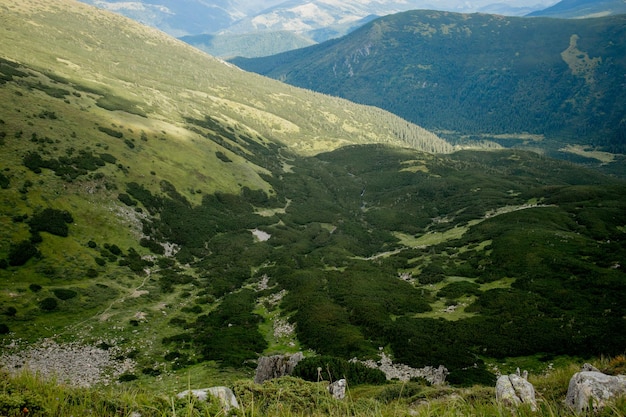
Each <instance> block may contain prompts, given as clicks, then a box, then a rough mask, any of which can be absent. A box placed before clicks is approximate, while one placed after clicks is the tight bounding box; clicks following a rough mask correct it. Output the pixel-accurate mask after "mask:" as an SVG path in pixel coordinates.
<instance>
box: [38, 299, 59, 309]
mask: <svg viewBox="0 0 626 417" xmlns="http://www.w3.org/2000/svg"><path fill="white" fill-rule="evenodd" d="M58 306H59V303H58V302H57V300H56V299H55V298H52V297H48V298H44V299H43V300H41V301H40V302H39V308H41V309H42V310H44V311H54V310H56V309H57V307H58Z"/></svg>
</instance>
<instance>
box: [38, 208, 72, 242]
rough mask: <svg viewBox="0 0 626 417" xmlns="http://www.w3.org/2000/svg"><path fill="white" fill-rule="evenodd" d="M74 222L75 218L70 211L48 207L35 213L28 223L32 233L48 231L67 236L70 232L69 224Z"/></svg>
mask: <svg viewBox="0 0 626 417" xmlns="http://www.w3.org/2000/svg"><path fill="white" fill-rule="evenodd" d="M73 222H74V218H73V217H72V215H71V214H70V213H69V212H68V211H65V210H56V209H52V208H47V209H44V210H43V211H41V212H39V213H36V214H35V215H33V217H31V219H30V220H29V222H28V224H29V226H30V231H31V233H37V232H48V233H51V234H53V235H56V236H61V237H67V235H68V234H69V228H68V226H67V225H68V224H69V223H73Z"/></svg>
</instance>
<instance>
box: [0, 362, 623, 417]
mask: <svg viewBox="0 0 626 417" xmlns="http://www.w3.org/2000/svg"><path fill="white" fill-rule="evenodd" d="M576 371H577V368H576V367H574V366H570V367H567V368H561V369H557V370H554V371H552V372H551V373H549V374H546V375H542V376H539V377H535V378H534V379H533V380H532V382H533V384H534V385H535V388H536V390H537V398H538V403H539V410H538V411H537V412H532V411H531V410H530V409H528V408H523V407H522V408H519V409H516V410H511V409H508V408H506V407H504V406H502V405H501V404H498V403H496V401H495V393H494V389H493V388H492V387H479V386H476V387H471V388H463V389H458V388H451V387H428V386H424V385H421V384H418V383H413V382H409V383H400V382H391V383H389V384H387V385H383V386H378V387H374V386H360V387H356V388H354V389H350V390H349V391H348V393H347V396H346V398H345V399H344V400H335V399H333V398H331V397H330V395H329V394H328V392H327V390H326V383H323V382H321V383H313V382H306V381H303V380H300V379H297V378H291V377H285V378H281V379H277V380H273V381H268V382H265V383H263V384H254V383H253V382H252V381H249V380H246V381H239V382H235V383H234V384H233V386H232V387H231V388H232V389H233V391H234V392H235V395H236V396H237V398H238V401H239V404H240V409H239V410H231V411H230V412H226V411H224V410H223V409H222V407H221V406H220V404H219V402H218V400H216V399H212V400H211V401H210V402H206V403H205V402H200V401H197V400H195V399H193V398H186V399H178V398H176V397H175V395H163V394H159V393H154V392H150V391H148V390H144V389H140V388H136V387H130V386H122V385H113V386H106V387H94V388H76V387H70V386H68V385H64V384H59V383H57V382H56V381H45V380H43V379H42V378H40V377H39V376H37V375H32V374H29V373H27V372H23V373H21V374H17V375H14V376H11V375H9V374H6V373H4V374H0V380H1V381H2V382H0V415H2V416H7V417H14V416H26V415H28V416H95V417H99V416H103V417H104V416H107V417H108V416H128V417H131V416H132V417H138V416H142V417H151V416H154V417H161V416H173V417H175V416H211V417H213V416H226V415H237V416H258V417H263V416H285V417H291V416H327V415H328V416H331V415H332V416H357V417H360V416H380V417H387V416H389V417H390V416H394V417H395V416H407V415H412V416H504V417H506V416H521V417H523V416H574V415H575V414H574V413H572V412H571V411H570V410H568V409H567V408H566V407H565V406H564V404H563V399H564V397H565V393H566V391H567V384H568V381H569V378H570V377H571V375H572V374H573V373H574V372H576ZM625 413H626V398H622V399H619V400H618V401H616V402H615V403H613V404H612V405H611V406H609V407H606V408H605V409H604V410H602V411H601V412H599V413H597V414H593V415H598V416H623V415H625Z"/></svg>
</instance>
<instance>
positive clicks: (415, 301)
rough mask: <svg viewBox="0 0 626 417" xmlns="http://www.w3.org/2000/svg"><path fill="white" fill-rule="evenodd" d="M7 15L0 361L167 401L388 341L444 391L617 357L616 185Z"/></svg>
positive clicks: (79, 20) (520, 154)
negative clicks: (77, 371)
mask: <svg viewBox="0 0 626 417" xmlns="http://www.w3.org/2000/svg"><path fill="white" fill-rule="evenodd" d="M0 8H1V9H2V13H3V14H2V16H3V23H4V24H3V26H2V27H1V28H0V39H1V40H2V42H1V43H0V58H1V59H0V97H1V100H0V149H1V151H2V155H3V158H2V162H1V164H2V167H1V168H2V169H1V171H0V283H1V286H2V287H1V290H0V312H1V316H0V338H1V343H2V348H3V349H2V355H0V363H1V364H2V365H4V366H5V367H7V368H8V369H7V372H8V371H10V370H13V369H15V367H14V366H11V367H9V365H7V363H8V362H9V359H10V357H13V356H11V355H12V354H13V353H14V352H18V353H19V352H27V353H29V352H33V351H34V352H38V351H39V350H37V349H44V351H48V352H49V351H50V350H51V348H50V346H51V343H55V346H56V345H58V346H61V348H59V349H61V355H60V356H63V352H66V353H68V352H74V351H75V349H78V347H80V346H83V347H84V346H87V347H93V348H98V349H99V351H106V352H109V355H110V357H111V360H112V361H113V362H114V364H113V365H112V368H113V369H102V372H103V373H107V372H108V373H107V374H106V375H105V377H106V378H105V380H106V381H109V382H111V381H117V382H120V383H129V384H130V383H134V384H143V386H145V387H149V388H150V389H151V390H161V389H162V390H168V391H169V390H177V391H174V392H178V391H181V390H182V389H186V388H187V387H188V386H189V385H192V384H193V385H196V384H203V385H205V384H209V383H211V384H220V385H222V384H228V383H230V382H232V381H234V380H236V379H241V378H250V377H251V375H252V369H253V367H254V363H255V360H256V359H257V358H258V357H259V355H267V354H273V353H293V352H296V351H299V350H304V351H306V354H307V356H309V357H312V358H313V360H315V357H317V356H316V355H326V356H325V357H332V358H334V359H333V361H340V360H341V361H346V360H348V359H351V358H353V357H358V358H360V359H376V358H377V357H378V355H379V354H380V350H379V348H381V347H382V348H383V351H384V352H385V353H386V354H388V355H389V356H391V357H393V359H394V360H395V361H396V362H400V363H404V364H407V365H410V366H412V367H422V366H425V365H434V366H439V365H445V366H446V367H447V368H448V369H449V370H450V375H449V381H450V382H451V383H453V384H459V385H463V384H470V383H475V382H478V383H484V384H492V383H493V377H494V375H493V369H494V368H493V367H494V366H497V367H498V368H500V369H502V370H511V369H514V368H515V367H516V366H519V365H518V364H519V363H520V361H523V363H525V364H526V365H527V366H528V367H532V369H534V370H537V371H538V372H539V371H543V370H546V369H548V367H549V366H550V363H552V362H553V361H554V360H555V358H560V357H563V356H568V355H574V356H577V357H589V356H593V355H601V354H606V355H616V354H618V353H622V352H623V351H624V348H625V347H626V331H625V330H626V320H625V318H624V317H626V311H625V306H624V304H623V300H624V298H625V296H626V285H625V282H626V280H625V275H624V270H623V266H622V265H621V262H622V260H623V259H626V244H625V243H624V242H626V240H625V239H624V234H625V233H626V221H625V219H624V215H623V214H624V212H626V197H625V196H626V184H625V183H624V181H622V180H619V179H617V178H613V177H609V176H605V175H602V174H601V173H598V172H596V171H591V170H586V169H584V168H582V167H580V166H579V165H575V164H571V163H568V162H564V161H556V160H553V159H550V158H547V157H545V156H541V155H537V154H535V153H531V152H525V151H520V150H502V149H499V150H491V151H488V150H458V151H456V152H455V149H454V148H453V147H452V146H451V145H450V144H448V143H447V142H445V141H443V140H441V139H440V138H439V137H437V136H435V135H434V134H432V133H429V132H427V131H425V130H423V129H422V128H419V127H418V126H416V125H413V124H410V123H409V122H406V121H404V120H402V119H400V118H398V117H396V116H393V115H391V114H390V113H387V112H385V111H382V110H379V109H375V108H372V107H367V106H362V105H355V104H353V103H350V102H348V101H346V100H343V99H337V98H333V97H330V96H324V95H321V94H315V93H312V92H310V91H305V90H301V89H298V88H295V87H292V86H288V85H285V84H282V83H279V82H276V81H274V80H270V79H266V78H263V77H260V76H258V75H254V74H250V73H246V72H244V71H241V70H240V69H238V68H236V67H234V66H232V65H229V64H226V63H224V62H222V61H219V60H217V59H214V58H211V57H210V56H207V55H205V54H203V53H201V52H199V51H198V50H196V49H193V48H191V47H189V46H188V45H186V44H184V43H182V42H180V41H177V40H175V39H173V38H170V37H167V36H166V35H164V34H163V33H161V32H158V31H155V30H152V29H149V28H146V27H143V26H140V25H138V24H136V23H134V22H132V21H130V20H128V19H125V18H122V17H120V16H117V15H114V14H111V13H107V12H104V11H101V10H98V9H95V8H93V7H89V6H86V5H81V4H80V3H77V2H74V1H70V0H59V1H56V2H54V3H50V2H47V1H43V0H25V1H22V2H19V3H17V4H16V3H15V2H13V1H9V0H1V1H0ZM42 346H43V347H42ZM63 349H66V350H63ZM16 354H17V353H16ZM66 357H68V356H67V355H66ZM520 358H521V359H520ZM319 360H323V361H325V360H328V359H324V358H322V359H319ZM44 362H45V363H46V365H47V366H54V365H55V363H54V362H55V361H50V360H48V361H44ZM51 362H52V363H51ZM73 365H74V366H75V367H78V364H77V363H76V364H73ZM89 365H91V364H89ZM94 365H95V364H94ZM20 366H21V365H20ZM90 369H91V372H92V373H93V372H94V369H95V370H96V371H98V372H100V370H101V369H100V368H99V367H98V368H97V369H96V366H93V367H90ZM369 372H370V373H368V372H364V374H365V375H371V372H373V371H371V370H370V371H369ZM315 376H317V375H315ZM96 377H100V375H99V374H98V375H96ZM376 378H378V383H381V381H380V376H379V375H376ZM376 378H374V377H372V380H375V379H376ZM96 379H97V378H96ZM99 381H100V382H102V380H99ZM132 381H134V382H132ZM70 382H71V381H70ZM383 382H384V381H383ZM168 406H169V405H168ZM172 407H174V406H172Z"/></svg>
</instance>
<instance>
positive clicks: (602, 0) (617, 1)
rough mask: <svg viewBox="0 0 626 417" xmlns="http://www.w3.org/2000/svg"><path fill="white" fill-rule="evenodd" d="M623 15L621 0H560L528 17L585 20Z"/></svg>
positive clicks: (625, 8)
mask: <svg viewBox="0 0 626 417" xmlns="http://www.w3.org/2000/svg"><path fill="white" fill-rule="evenodd" d="M624 13H626V2H624V1H623V0H562V1H560V2H558V3H557V4H555V5H553V6H551V7H548V8H546V9H542V10H536V11H533V12H531V13H529V14H528V16H547V17H560V18H587V17H604V16H611V15H616V14H624Z"/></svg>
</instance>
